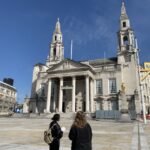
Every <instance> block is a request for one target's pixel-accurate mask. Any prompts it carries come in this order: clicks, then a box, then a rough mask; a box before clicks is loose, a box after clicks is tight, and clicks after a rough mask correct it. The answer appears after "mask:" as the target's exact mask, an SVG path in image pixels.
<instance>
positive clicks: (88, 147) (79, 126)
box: [69, 111, 92, 150]
mask: <svg viewBox="0 0 150 150" xmlns="http://www.w3.org/2000/svg"><path fill="white" fill-rule="evenodd" d="M69 139H70V140H71V141H72V146H71V150H92V129H91V126H90V124H89V123H87V121H86V116H85V114H84V113H83V112H82V111H79V112H77V114H76V117H75V120H74V122H73V124H72V126H71V129H70V132H69Z"/></svg>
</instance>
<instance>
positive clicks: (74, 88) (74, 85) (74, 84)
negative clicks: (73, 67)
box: [72, 77, 76, 112]
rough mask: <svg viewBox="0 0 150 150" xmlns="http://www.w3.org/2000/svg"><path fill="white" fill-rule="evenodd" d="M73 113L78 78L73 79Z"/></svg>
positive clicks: (73, 110)
mask: <svg viewBox="0 0 150 150" xmlns="http://www.w3.org/2000/svg"><path fill="white" fill-rule="evenodd" d="M72 86H73V88H72V112H75V94H76V78H75V77H72Z"/></svg>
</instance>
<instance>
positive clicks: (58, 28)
mask: <svg viewBox="0 0 150 150" xmlns="http://www.w3.org/2000/svg"><path fill="white" fill-rule="evenodd" d="M55 33H59V34H61V29H60V22H59V18H57V22H56V27H55Z"/></svg>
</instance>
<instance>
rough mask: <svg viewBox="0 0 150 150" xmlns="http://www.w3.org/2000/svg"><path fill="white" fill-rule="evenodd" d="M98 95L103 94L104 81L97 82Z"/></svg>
mask: <svg viewBox="0 0 150 150" xmlns="http://www.w3.org/2000/svg"><path fill="white" fill-rule="evenodd" d="M96 94H97V95H98V94H103V85H102V79H99V80H96Z"/></svg>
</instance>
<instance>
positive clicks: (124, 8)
mask: <svg viewBox="0 0 150 150" xmlns="http://www.w3.org/2000/svg"><path fill="white" fill-rule="evenodd" d="M121 17H122V18H128V16H127V13H126V7H125V2H124V0H122V6H121Z"/></svg>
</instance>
